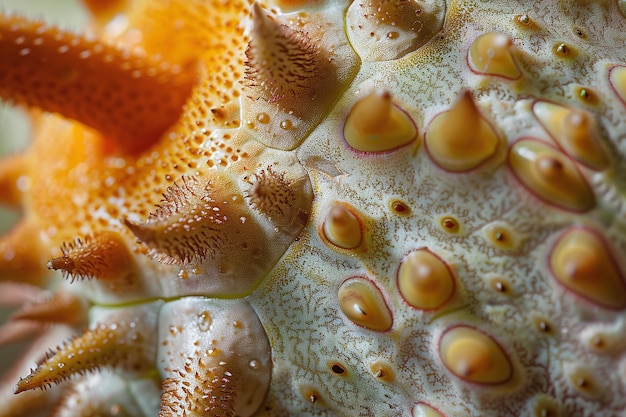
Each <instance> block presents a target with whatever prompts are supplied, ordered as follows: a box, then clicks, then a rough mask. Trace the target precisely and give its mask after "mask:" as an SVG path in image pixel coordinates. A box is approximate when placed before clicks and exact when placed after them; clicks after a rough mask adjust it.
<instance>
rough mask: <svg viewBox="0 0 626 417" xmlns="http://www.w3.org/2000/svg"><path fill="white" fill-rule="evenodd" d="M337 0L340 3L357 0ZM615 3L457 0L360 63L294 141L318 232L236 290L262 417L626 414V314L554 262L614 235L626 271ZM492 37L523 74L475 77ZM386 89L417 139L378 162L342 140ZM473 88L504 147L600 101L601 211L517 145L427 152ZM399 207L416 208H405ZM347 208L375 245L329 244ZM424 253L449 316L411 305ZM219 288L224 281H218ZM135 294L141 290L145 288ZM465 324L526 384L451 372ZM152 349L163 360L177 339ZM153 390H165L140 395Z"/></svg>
mask: <svg viewBox="0 0 626 417" xmlns="http://www.w3.org/2000/svg"><path fill="white" fill-rule="evenodd" d="M357 1H358V0H357ZM328 3H333V5H334V7H337V8H338V9H341V8H346V7H347V6H348V3H349V2H340V1H337V2H331V1H329V2H328ZM618 3H619V2H618V1H614V0H604V1H595V2H594V1H590V0H588V1H569V2H566V1H541V2H540V1H536V2H528V1H524V0H517V1H513V0H511V1H507V0H492V1H470V0H466V1H451V2H447V5H446V14H445V21H444V24H443V29H442V31H441V32H439V33H438V34H437V35H435V37H434V38H433V39H432V40H431V41H430V42H428V43H427V44H426V45H424V46H421V47H420V48H419V49H418V50H417V51H414V52H411V53H409V54H407V55H406V56H403V57H402V58H399V59H397V60H391V61H385V62H365V61H363V62H360V63H359V66H358V72H357V73H356V76H355V77H354V79H353V80H352V81H351V82H350V83H349V85H348V86H347V89H346V90H345V91H343V92H342V93H341V96H340V97H339V99H338V100H337V102H336V103H335V104H334V106H333V107H332V109H331V110H330V111H329V113H328V114H327V115H326V116H325V117H324V119H323V120H322V121H321V123H319V125H317V126H316V127H315V128H314V129H313V130H312V131H311V132H310V134H309V135H308V136H307V137H306V139H305V140H304V141H303V142H302V143H301V144H300V145H298V146H296V147H295V148H294V149H290V150H289V151H287V152H285V153H286V154H288V155H289V157H287V156H285V157H284V161H286V162H285V163H287V164H289V163H291V160H290V158H293V157H294V156H295V157H296V158H297V159H298V160H299V162H300V164H302V166H303V168H304V170H305V171H306V173H307V174H308V176H309V178H310V181H311V186H312V189H313V193H314V199H313V202H312V206H311V210H310V215H309V218H308V221H307V223H306V226H305V227H304V230H303V231H302V232H301V234H300V235H299V236H298V238H297V240H296V241H295V242H293V243H292V244H291V245H290V246H289V247H288V248H287V249H286V251H285V252H284V255H283V256H282V258H280V260H279V261H278V262H277V263H276V265H275V266H274V267H273V268H272V269H271V271H270V272H269V273H267V275H266V276H265V277H264V278H263V279H262V280H260V283H259V284H258V286H257V287H255V288H254V289H253V290H252V291H251V292H250V293H249V294H246V295H245V297H241V293H239V292H235V293H236V297H237V298H243V299H244V300H245V301H246V302H247V303H249V305H250V306H251V307H252V309H253V310H254V311H255V312H256V316H258V319H259V321H260V323H261V324H262V326H263V327H264V329H265V333H266V334H267V338H268V340H269V343H270V346H271V357H272V371H271V372H272V373H271V382H270V385H269V391H268V393H267V395H266V397H265V400H264V402H263V404H262V405H261V407H260V408H259V410H258V411H257V412H256V413H255V414H254V415H255V416H328V417H330V416H412V415H419V414H412V410H413V407H414V405H415V404H416V403H426V404H429V405H430V406H432V407H434V408H436V409H438V410H439V411H440V412H441V415H443V416H447V417H451V416H490V417H491V416H493V417H504V416H541V415H542V414H537V411H536V407H537V405H538V404H544V403H545V404H551V405H552V407H553V408H552V410H553V412H554V411H556V412H557V414H548V415H549V416H551V417H552V416H555V415H558V416H594V417H613V416H626V336H625V335H626V312H625V310H624V309H623V308H621V309H607V308H603V307H602V306H599V305H597V304H595V303H593V302H589V300H585V299H583V298H582V297H580V296H577V295H576V294H574V293H573V292H571V291H568V290H566V289H565V288H564V287H563V286H561V285H559V284H558V283H557V282H556V280H555V279H554V278H553V274H552V272H551V271H550V268H549V265H548V257H549V254H550V251H551V248H552V247H553V245H554V244H555V241H556V239H557V237H558V236H560V235H561V233H562V232H563V231H564V230H566V229H567V228H568V227H571V226H585V227H589V228H591V229H593V230H596V231H599V233H601V234H602V236H604V239H605V240H606V241H607V242H609V245H610V246H611V248H612V249H611V251H612V252H611V256H612V258H613V259H614V260H615V262H616V265H617V268H619V269H620V270H621V271H622V272H621V274H622V275H621V278H622V280H623V278H624V275H623V274H624V271H625V268H626V262H625V261H624V259H626V256H625V254H626V103H624V102H623V101H621V100H620V98H619V96H618V95H617V94H616V92H615V91H614V90H613V89H612V88H611V86H610V83H609V78H608V69H609V68H610V66H611V65H626V18H625V17H624V16H622V14H620V13H619V9H618V6H619V5H618ZM319 7H322V8H323V7H331V6H330V5H329V4H324V5H322V6H319ZM524 14H527V15H528V16H530V17H531V18H532V19H533V21H534V22H535V23H536V24H537V25H538V26H539V29H537V30H529V29H527V28H525V27H524V26H522V25H520V24H519V23H518V22H517V20H516V16H519V15H524ZM576 28H579V29H582V30H584V33H585V36H586V37H585V39H581V38H580V37H577V35H576V34H575V29H576ZM492 31H498V32H502V33H505V34H507V35H508V36H509V37H510V38H511V39H512V40H513V44H514V46H515V48H516V52H515V54H516V55H515V56H516V59H517V62H518V64H519V67H520V68H521V70H522V73H523V75H522V77H521V78H520V80H515V81H510V80H506V79H503V78H500V77H493V76H486V75H481V74H476V73H474V72H472V71H471V70H470V68H469V67H468V63H467V51H468V49H469V48H470V45H471V43H472V41H473V40H474V39H475V38H476V37H477V36H479V35H480V34H482V33H486V32H492ZM562 42H565V43H567V44H568V45H569V46H570V47H571V48H573V49H574V50H576V51H577V53H578V56H577V57H576V59H561V58H559V57H557V56H555V53H554V52H553V47H554V46H555V45H558V44H559V43H562ZM579 86H585V87H587V88H590V89H592V90H593V91H594V92H595V94H596V95H597V96H598V97H599V104H597V105H587V104H585V102H584V101H582V100H581V99H579V97H578V96H577V92H576V91H577V90H576V87H579ZM379 88H385V89H388V90H389V91H390V92H391V94H392V97H393V101H394V103H395V104H397V105H398V106H399V107H400V108H401V109H402V110H404V111H405V112H406V113H407V114H408V115H409V116H410V117H411V118H412V119H413V120H414V122H415V124H416V126H417V128H418V132H419V133H418V139H417V140H416V141H414V142H412V143H411V144H409V145H407V146H404V147H402V148H399V149H396V150H393V151H391V152H388V153H383V154H379V155H374V154H364V153H360V152H356V151H354V150H353V149H351V148H350V147H349V146H348V145H347V144H346V142H345V141H344V140H343V139H342V131H343V125H344V123H345V119H346V117H347V115H348V112H349V110H350V108H351V107H352V106H353V105H354V103H355V102H356V101H357V100H359V99H360V98H362V97H363V96H364V95H365V94H367V93H369V92H371V91H374V90H376V89H379ZM465 90H469V91H471V92H472V95H473V97H474V99H475V100H476V103H477V105H478V107H479V108H480V110H481V111H482V114H483V115H484V116H485V117H486V118H487V120H489V121H490V122H491V123H492V125H493V126H494V127H495V129H497V131H498V132H499V134H500V135H501V137H502V138H504V140H505V141H506V142H507V147H508V144H511V143H512V142H514V141H515V140H517V139H519V138H521V137H535V138H539V139H542V140H545V141H547V142H551V143H552V139H551V138H550V136H549V134H548V133H547V132H546V130H545V129H544V128H543V127H542V126H541V125H540V123H539V122H538V121H537V120H536V119H535V118H534V117H533V115H532V110H531V105H532V103H533V102H534V101H535V100H536V99H538V98H542V99H546V100H552V101H555V102H558V103H562V104H565V105H568V106H573V107H577V108H582V109H586V110H587V111H589V112H590V113H591V114H592V115H593V116H594V118H595V120H596V122H597V124H598V126H599V129H600V132H601V138H602V146H603V147H604V148H605V149H607V150H608V154H609V159H610V166H609V168H608V169H606V170H604V171H602V172H593V171H591V170H588V169H584V168H583V169H582V172H583V175H584V177H585V178H586V179H587V181H588V183H589V184H590V185H591V187H592V189H593V192H594V194H595V197H596V205H595V207H594V208H593V209H592V210H590V211H588V212H586V213H583V214H580V213H573V212H568V211H565V210H563V209H560V208H558V207H555V206H554V205H551V204H549V203H547V202H545V201H542V200H540V199H538V198H537V197H535V196H534V195H533V194H532V193H530V192H528V191H527V190H526V189H525V188H524V187H523V186H522V185H521V184H520V183H519V182H518V181H517V180H516V178H515V176H514V175H513V173H512V172H511V170H510V168H509V167H508V166H507V162H506V155H505V154H504V153H502V154H501V155H497V156H496V157H495V158H494V160H493V161H492V162H491V163H489V164H487V165H485V166H481V167H479V168H478V169H477V170H474V171H470V172H464V173H450V172H446V171H444V170H442V169H441V168H439V167H437V166H436V165H435V164H434V163H433V162H432V160H431V158H430V157H429V155H428V154H427V152H426V150H425V149H424V144H423V138H424V133H425V132H426V130H427V126H428V124H429V122H430V121H431V120H432V119H433V118H434V117H435V115H437V114H439V113H441V112H442V111H445V110H447V109H448V108H449V107H450V106H451V105H452V104H453V103H454V101H455V100H456V98H457V97H458V96H459V95H460V94H461V93H462V92H463V91H465ZM254 146H258V145H257V144H255V145H254ZM272 152H276V154H277V155H278V154H279V153H280V151H272ZM272 155H273V154H272ZM276 158H277V159H280V156H277V157H276ZM395 200H400V201H402V202H404V203H405V204H406V206H408V207H409V208H410V213H409V214H407V215H399V214H397V213H394V212H393V210H392V209H391V203H392V202H393V201H395ZM337 201H340V202H345V203H348V204H349V205H350V206H352V207H353V208H354V209H355V210H356V212H357V213H358V214H359V215H360V216H361V220H362V223H363V224H364V233H365V241H366V243H365V245H366V249H365V250H363V251H355V252H350V251H345V250H338V249H336V248H334V247H333V246H332V245H330V244H328V242H326V241H324V239H322V238H321V237H320V233H319V230H320V226H321V225H322V224H323V222H324V218H325V216H326V213H327V211H328V208H329V206H330V205H331V204H332V203H334V202H337ZM445 216H451V217H454V218H455V219H457V220H458V222H459V223H460V224H461V231H460V232H459V233H458V234H456V235H454V234H449V233H447V232H446V231H445V230H443V228H442V227H441V226H440V223H439V221H440V219H441V218H442V217H445ZM495 221H502V222H506V223H507V224H508V226H509V227H510V230H511V232H512V235H513V236H514V237H515V238H516V239H518V242H519V245H518V246H517V247H516V248H515V249H513V250H503V249H498V248H497V247H494V246H493V245H491V244H490V243H489V242H487V241H486V239H485V238H484V237H483V232H482V228H483V227H484V226H485V225H487V224H489V223H491V222H495ZM424 247H426V248H428V249H429V250H430V251H432V252H433V253H435V254H437V255H438V256H439V257H440V258H441V259H443V260H444V261H445V262H446V263H447V264H448V265H449V267H450V268H451V271H452V272H453V274H454V276H455V282H456V287H455V293H454V295H453V298H452V300H450V301H449V302H447V303H446V304H445V305H444V306H443V307H442V308H441V309H438V310H436V311H434V312H433V311H420V310H417V309H414V308H412V307H410V306H409V305H408V304H407V302H406V301H405V300H403V298H402V297H401V295H400V293H399V291H398V286H397V283H396V274H397V270H398V267H399V265H400V262H401V261H402V259H403V257H404V256H405V255H406V254H407V253H409V252H411V251H412V250H415V249H419V248H424ZM143 262H146V263H150V262H156V261H149V260H145V261H143ZM243 262H246V261H245V260H244V261H243ZM148 268H150V267H148ZM175 270H176V268H175V267H173V268H172V269H169V268H168V269H167V270H165V269H159V268H156V267H155V268H154V270H147V271H148V272H146V274H147V275H150V274H153V273H154V274H156V275H158V274H161V275H160V276H158V277H157V279H155V281H156V280H159V281H166V280H176V279H178V278H177V277H176V271H175ZM172 271H174V272H172ZM353 276H363V277H367V278H368V279H370V280H371V281H372V282H374V283H375V284H376V286H377V288H379V289H380V290H381V292H382V294H383V298H384V299H385V301H386V303H387V305H388V307H389V310H390V311H391V313H392V316H393V326H392V329H391V330H390V331H385V332H376V331H372V330H368V329H366V328H363V327H359V326H357V325H356V324H355V323H353V322H352V321H350V320H349V319H348V318H347V317H346V316H345V315H344V314H343V313H342V311H341V310H340V308H339V303H338V300H337V290H338V288H339V286H340V284H341V283H342V282H343V281H344V280H345V279H347V278H349V277H353ZM494 277H500V278H502V281H503V282H505V283H506V285H507V288H508V289H509V291H508V293H507V294H504V293H500V292H498V291H496V290H494V288H493V287H492V286H491V285H490V280H491V279H492V278H494ZM153 278H154V277H153ZM68 283H69V282H68ZM87 285H88V284H87ZM164 287H165V286H164ZM172 288H174V289H171V288H167V289H155V290H154V293H151V294H146V295H145V297H144V298H145V299H146V303H148V302H153V301H154V299H153V297H156V298H158V297H159V296H161V297H164V298H169V297H171V298H178V297H184V296H186V295H189V294H197V293H198V291H196V290H194V289H191V290H190V289H188V288H187V287H185V286H183V285H182V284H181V285H180V286H178V285H177V284H172ZM181 288H183V289H181ZM159 291H162V292H161V293H160V292H159ZM207 291H208V292H212V291H213V292H215V290H214V289H213V288H212V287H211V288H210V289H209V290H207ZM83 293H84V294H85V297H87V298H89V299H91V300H96V304H98V302H105V303H106V304H113V305H114V304H115V302H116V300H111V299H110V296H108V295H104V296H102V295H99V294H98V292H97V291H95V292H90V291H89V290H88V289H85V291H84V292H83ZM201 295H206V293H202V292H201ZM221 295H222V294H220V296H221ZM100 297H103V298H100ZM135 297H136V298H138V299H141V294H139V296H137V295H134V296H133V297H132V298H135ZM209 297H210V295H209ZM118 302H120V304H122V305H120V306H119V307H116V309H119V311H120V312H121V313H123V312H124V310H125V309H126V308H127V307H125V306H124V305H123V304H124V303H123V302H121V301H118ZM95 315H96V316H97V314H95ZM93 320H95V319H93V318H92V322H93ZM162 320H168V318H167V317H165V318H162ZM537 320H545V321H547V322H548V323H549V326H550V331H549V332H542V331H541V330H540V329H539V328H538V326H537V325H536V324H535V323H536V321H537ZM162 325H163V324H162ZM455 325H470V326H472V327H476V328H479V329H481V330H483V331H485V332H488V334H490V335H491V336H492V337H493V338H494V339H496V340H497V341H498V343H499V344H500V346H501V348H502V349H503V351H504V352H505V354H506V356H507V357H508V358H509V359H510V362H511V366H512V369H513V378H512V379H511V381H508V382H506V383H503V384H494V385H480V384H473V383H471V382H467V381H464V380H462V379H460V378H458V377H456V376H455V375H453V374H452V373H451V372H450V371H449V370H448V369H447V368H446V366H444V364H443V363H442V361H441V359H440V356H439V353H438V343H439V339H440V337H441V335H442V333H443V332H444V330H446V329H448V328H450V327H451V326H455ZM598 333H602V334H603V335H604V336H606V337H607V339H610V340H614V343H613V344H612V345H611V346H612V348H611V349H610V351H609V352H598V351H597V350H594V349H593V346H591V343H590V340H592V338H593V337H594V336H595V335H596V334H598ZM155 349H156V350H159V349H161V352H160V353H157V354H164V353H163V352H162V351H163V350H164V348H162V347H160V346H157V347H155ZM181 349H184V348H181ZM335 363H338V364H341V365H342V366H343V367H344V368H345V372H344V373H343V375H337V374H335V373H334V372H333V371H332V365H333V364H335ZM374 364H384V365H385V366H387V367H388V368H389V369H391V370H392V371H393V373H394V374H395V378H394V379H393V380H391V381H385V380H382V378H377V377H376V375H375V373H374V372H373V371H372V366H373V365H374ZM31 366H32V365H31ZM580 369H584V370H586V372H587V374H588V375H589V374H591V375H592V378H593V380H594V381H595V383H596V384H597V386H596V387H593V393H592V394H593V395H587V394H585V393H583V392H581V390H579V389H577V388H576V387H575V386H574V384H573V383H572V382H571V375H572V374H575V373H576V372H577V371H578V370H580ZM24 372H25V371H22V373H21V374H20V375H21V376H25V373H24ZM106 377H107V374H106V373H104V374H103V377H102V378H106ZM90 378H91V377H90ZM93 378H100V376H95V377H93ZM113 378H116V379H115V381H117V378H118V377H113V376H111V381H113ZM134 378H136V376H133V375H130V376H128V377H127V379H126V382H125V383H127V384H128V385H129V386H131V387H134V388H131V389H130V390H131V392H132V393H133V395H134V396H135V397H136V398H137V403H138V404H140V405H139V406H137V405H136V404H134V405H132V406H129V412H130V413H131V414H129V415H137V416H145V417H151V416H156V414H157V413H158V396H159V387H160V385H159V384H158V382H154V383H153V381H151V382H146V379H145V378H136V379H134ZM15 382H17V381H16V380H14V381H13V383H15ZM96 382H97V381H96ZM94 385H97V387H96V386H94V387H91V388H90V389H91V390H95V389H101V390H104V391H107V392H105V393H104V394H103V395H102V397H103V398H104V401H105V402H107V401H109V402H110V403H111V404H113V403H114V402H115V401H118V399H117V397H115V398H112V397H114V395H108V394H109V392H114V389H113V388H109V387H108V386H107V384H106V383H104V384H97V383H94ZM143 385H149V386H150V388H149V389H145V388H137V387H141V386H143ZM9 386H10V385H9ZM53 389H54V388H53ZM115 389H117V388H115ZM312 391H315V392H316V396H318V398H316V401H315V403H311V402H310V401H309V398H308V395H310V392H312ZM307 393H309V394H307ZM3 395H4V393H3ZM142 397H143V398H142ZM151 412H152V413H153V414H150V413H151ZM416 413H417V412H416ZM0 414H1V413H0ZM29 415H30V414H29ZM32 415H36V414H32ZM63 415H64V416H65V414H63ZM68 416H69V414H68Z"/></svg>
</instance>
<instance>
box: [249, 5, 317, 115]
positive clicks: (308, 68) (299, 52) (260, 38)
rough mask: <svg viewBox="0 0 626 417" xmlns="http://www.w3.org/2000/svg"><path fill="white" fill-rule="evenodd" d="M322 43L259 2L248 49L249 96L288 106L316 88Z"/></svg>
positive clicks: (253, 12) (254, 11)
mask: <svg viewBox="0 0 626 417" xmlns="http://www.w3.org/2000/svg"><path fill="white" fill-rule="evenodd" d="M318 43H319V42H315V41H313V40H312V39H311V38H310V37H309V35H308V34H306V33H304V32H302V31H299V30H297V29H294V28H292V27H290V26H288V25H286V24H283V23H280V22H278V21H276V20H274V19H273V18H271V17H270V16H269V15H268V14H267V13H266V12H265V11H264V10H263V8H262V7H261V6H260V5H259V3H258V2H255V3H254V5H253V6H252V39H251V40H250V43H249V44H248V47H247V48H246V52H245V53H246V62H245V81H244V82H243V84H244V86H245V87H246V88H247V89H248V90H249V91H248V95H260V96H261V97H263V98H264V99H265V100H267V102H269V103H277V102H280V103H281V104H282V105H288V104H289V103H290V101H291V100H292V99H295V98H296V97H297V96H298V93H300V92H301V91H302V90H305V89H307V88H310V87H312V83H313V82H314V80H315V75H316V74H317V72H318V69H319V67H320V62H319V61H320V49H319V45H318Z"/></svg>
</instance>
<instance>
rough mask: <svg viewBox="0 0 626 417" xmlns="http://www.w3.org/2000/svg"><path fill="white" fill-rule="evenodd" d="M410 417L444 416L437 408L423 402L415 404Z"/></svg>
mask: <svg viewBox="0 0 626 417" xmlns="http://www.w3.org/2000/svg"><path fill="white" fill-rule="evenodd" d="M411 417H444V415H443V414H441V413H440V412H439V411H438V410H436V409H434V408H433V407H431V406H430V405H427V404H425V403H418V404H415V407H413V410H412V412H411Z"/></svg>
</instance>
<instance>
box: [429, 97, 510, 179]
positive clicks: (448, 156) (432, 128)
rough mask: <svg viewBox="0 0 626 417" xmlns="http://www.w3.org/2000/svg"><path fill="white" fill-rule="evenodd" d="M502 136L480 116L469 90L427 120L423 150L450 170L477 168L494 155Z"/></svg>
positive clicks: (459, 170) (437, 162) (442, 166)
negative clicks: (448, 106)
mask: <svg viewBox="0 0 626 417" xmlns="http://www.w3.org/2000/svg"><path fill="white" fill-rule="evenodd" d="M501 142H502V140H501V138H500V136H499V135H498V133H497V132H496V130H495V129H494V128H493V126H491V124H490V123H489V122H487V120H486V119H485V118H484V117H483V115H482V114H481V112H480V110H478V107H476V104H475V103H474V99H473V98H472V95H471V93H470V92H469V91H466V92H465V93H463V94H462V95H461V96H460V97H459V99H458V100H457V101H456V102H455V103H454V104H453V105H452V107H451V108H450V109H449V110H447V111H445V112H443V113H440V114H439V115H437V116H435V118H434V119H433V120H432V121H431V122H430V125H429V126H428V131H427V132H426V150H427V151H428V154H429V155H430V157H431V158H432V159H433V161H434V162H435V163H436V164H437V165H439V166H440V167H441V168H443V169H445V170H447V171H451V172H463V171H469V170H472V169H474V168H477V167H478V166H479V165H481V164H482V163H483V162H485V161H487V160H488V159H490V158H491V157H493V156H494V155H495V154H496V153H497V151H498V148H499V147H500V146H501Z"/></svg>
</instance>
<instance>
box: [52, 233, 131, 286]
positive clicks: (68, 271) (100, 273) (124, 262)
mask: <svg viewBox="0 0 626 417" xmlns="http://www.w3.org/2000/svg"><path fill="white" fill-rule="evenodd" d="M61 251H62V252H63V256H61V257H59V258H55V259H52V260H50V261H49V262H48V269H54V270H61V272H62V273H63V276H64V278H71V280H72V281H74V280H75V279H85V278H88V279H98V280H101V281H115V280H120V279H124V278H126V277H127V276H128V275H129V274H130V273H132V271H133V261H132V255H131V254H130V252H129V251H128V248H127V246H126V244H125V243H124V241H123V240H122V238H121V237H120V235H119V234H117V233H115V232H107V231H103V232H98V233H94V234H93V235H88V236H87V237H86V238H85V239H80V238H77V239H76V240H74V242H73V243H65V242H64V243H63V245H62V246H61Z"/></svg>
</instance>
